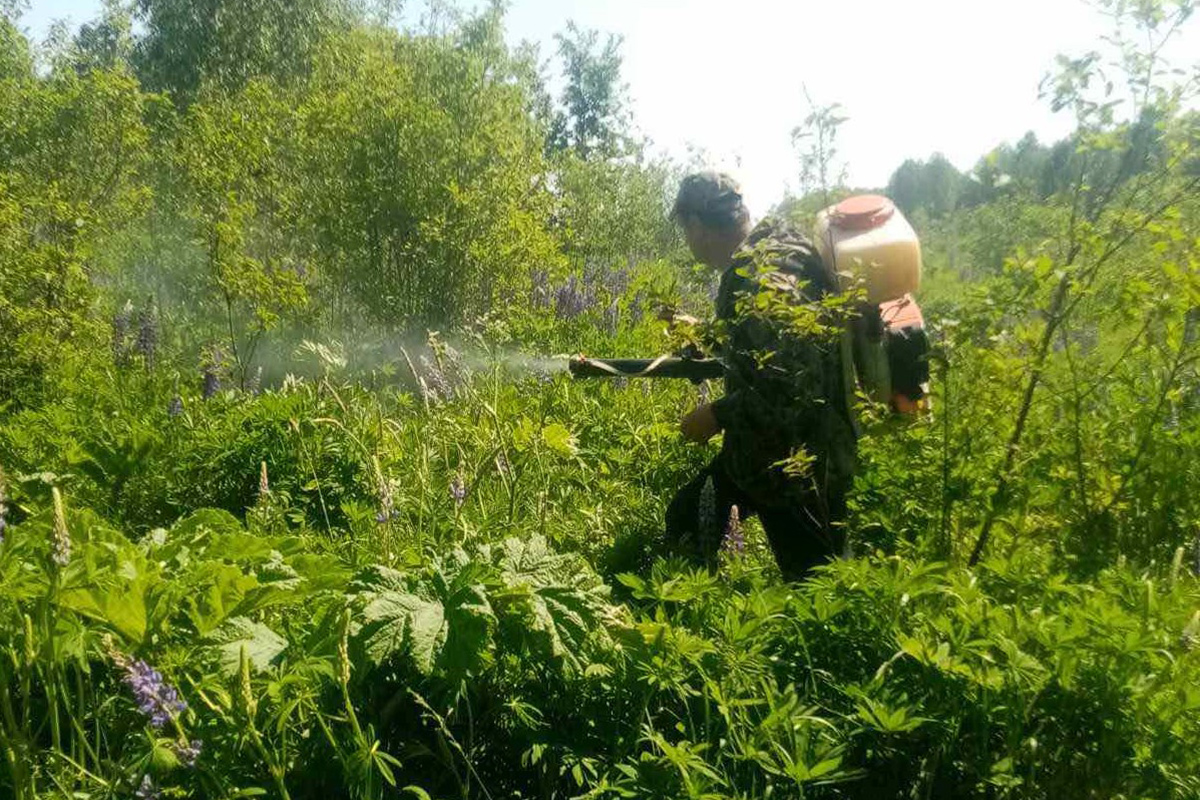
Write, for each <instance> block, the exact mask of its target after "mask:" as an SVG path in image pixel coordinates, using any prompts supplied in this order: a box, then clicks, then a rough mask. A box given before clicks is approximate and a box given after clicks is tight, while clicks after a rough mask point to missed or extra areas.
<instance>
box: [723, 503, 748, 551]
mask: <svg viewBox="0 0 1200 800" xmlns="http://www.w3.org/2000/svg"><path fill="white" fill-rule="evenodd" d="M721 552H722V553H724V554H725V555H727V556H731V557H733V558H739V557H741V556H744V555H745V554H746V535H745V533H744V532H743V531H742V520H741V517H740V516H739V515H738V507H737V506H733V507H731V508H730V509H729V524H727V525H726V526H725V538H723V539H722V540H721Z"/></svg>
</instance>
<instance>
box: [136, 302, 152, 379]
mask: <svg viewBox="0 0 1200 800" xmlns="http://www.w3.org/2000/svg"><path fill="white" fill-rule="evenodd" d="M133 349H134V351H135V352H137V354H138V355H140V356H141V357H142V358H143V359H145V362H146V369H153V368H154V356H155V352H156V351H157V349H158V314H157V313H155V311H154V306H153V305H151V306H148V307H147V308H145V309H143V310H142V311H140V312H139V313H138V333H137V339H136V340H135V341H134V343H133Z"/></svg>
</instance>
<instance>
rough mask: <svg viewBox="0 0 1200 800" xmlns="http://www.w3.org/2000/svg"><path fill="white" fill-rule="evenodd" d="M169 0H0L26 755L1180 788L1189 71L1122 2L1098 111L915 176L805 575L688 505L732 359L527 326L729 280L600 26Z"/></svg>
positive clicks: (541, 790) (724, 786)
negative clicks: (511, 36)
mask: <svg viewBox="0 0 1200 800" xmlns="http://www.w3.org/2000/svg"><path fill="white" fill-rule="evenodd" d="M193 5H194V4H191V3H186V2H177V1H176V0H150V1H149V2H144V3H140V4H138V5H137V6H136V8H134V9H133V11H134V12H136V13H137V14H138V15H140V16H139V20H140V22H141V23H142V28H139V29H137V32H136V33H135V28H134V27H133V26H132V25H131V24H130V19H129V17H128V12H129V11H130V9H128V8H125V7H124V6H122V5H121V4H119V3H114V4H112V5H111V6H109V7H108V9H107V11H106V13H105V16H104V17H103V18H102V19H101V20H98V21H96V22H95V23H93V24H90V25H89V26H85V27H84V28H82V29H80V30H79V31H78V32H77V34H76V36H75V37H74V39H68V40H63V41H60V42H59V43H58V45H57V46H56V47H51V48H50V49H49V51H48V52H42V51H38V50H37V49H36V48H34V47H32V46H31V45H30V43H29V42H28V41H27V40H26V39H25V37H24V36H22V35H21V33H20V32H19V31H18V30H17V28H16V27H15V26H14V25H13V24H12V22H11V20H10V17H11V11H10V10H9V9H8V6H5V5H4V4H0V9H4V10H5V14H4V15H3V16H0V120H3V122H0V156H2V157H3V158H2V159H0V341H2V342H3V344H4V348H5V349H4V352H3V353H2V354H0V751H2V756H0V758H2V759H3V761H2V762H0V763H2V764H3V766H0V795H2V796H5V797H8V796H11V797H15V798H18V800H32V799H33V798H35V797H36V798H41V797H61V798H68V797H70V798H97V799H103V798H128V797H135V796H136V797H139V798H151V797H177V798H209V797H212V798H236V797H252V796H271V797H279V798H287V797H295V798H327V797H347V798H384V797H411V798H437V799H438V800H448V799H449V798H463V799H464V800H466V799H467V798H470V799H472V800H473V799H475V798H486V799H488V800H491V799H492V798H494V799H495V800H499V799H500V798H535V797H536V798H546V799H547V800H549V799H550V798H582V797H594V798H601V797H609V798H663V799H664V800H666V799H667V798H672V799H673V798H680V797H689V798H724V797H734V798H747V800H749V798H768V797H770V798H801V797H803V798H822V797H829V798H858V797H861V798H907V799H913V800H915V799H916V798H952V797H954V798H956V797H979V798H1001V797H1003V798H1047V800H1049V798H1080V800H1082V799H1083V798H1154V799H1155V800H1157V799H1158V798H1179V799H1180V800H1190V799H1191V798H1196V797H1200V778H1198V777H1197V776H1200V582H1198V580H1197V577H1196V576H1197V574H1200V538H1198V537H1200V457H1198V456H1200V371H1198V364H1200V310H1198V309H1200V205H1198V203H1200V200H1198V198H1200V191H1198V190H1200V167H1198V166H1197V165H1198V163H1200V162H1198V160H1197V151H1196V147H1197V142H1198V141H1200V138H1198V135H1197V129H1198V128H1197V126H1198V124H1200V120H1198V119H1197V117H1196V115H1195V114H1194V113H1189V112H1188V111H1187V109H1188V108H1189V106H1188V98H1189V97H1192V96H1194V95H1192V94H1190V93H1189V92H1190V91H1191V89H1194V83H1195V82H1194V81H1192V82H1187V81H1184V82H1183V83H1182V84H1181V85H1179V86H1174V87H1173V88H1172V87H1171V86H1164V84H1163V81H1164V80H1166V79H1167V76H1170V75H1171V74H1172V73H1167V72H1165V71H1164V70H1162V69H1161V65H1159V64H1158V63H1157V62H1156V61H1155V58H1153V57H1151V58H1149V60H1148V61H1147V60H1146V59H1147V54H1146V52H1145V51H1143V50H1140V49H1138V48H1139V47H1140V45H1137V46H1135V45H1132V44H1130V42H1131V41H1133V40H1132V39H1129V38H1121V37H1120V36H1118V37H1116V38H1115V39H1113V40H1112V41H1111V42H1110V44H1111V45H1112V46H1113V47H1114V48H1115V54H1110V57H1109V58H1110V62H1109V63H1106V64H1105V65H1104V66H1105V68H1106V69H1107V70H1108V72H1107V73H1106V74H1107V75H1109V76H1110V77H1111V76H1112V75H1119V76H1123V77H1124V79H1125V80H1126V82H1127V83H1128V84H1129V88H1130V89H1131V90H1132V93H1133V95H1134V100H1133V101H1132V103H1131V105H1130V106H1129V108H1128V109H1127V113H1124V114H1123V115H1121V114H1116V113H1115V112H1114V108H1115V107H1116V106H1114V105H1113V101H1114V98H1115V97H1116V96H1117V95H1119V94H1120V93H1121V90H1120V89H1117V90H1114V88H1113V84H1112V83H1111V82H1107V84H1106V81H1101V80H1100V79H1099V76H1100V67H1101V65H1100V62H1099V60H1098V59H1099V57H1098V56H1097V57H1085V58H1083V59H1079V60H1071V59H1066V60H1064V62H1063V64H1062V65H1061V67H1062V69H1061V70H1060V72H1059V73H1057V74H1056V76H1055V80H1054V81H1052V82H1051V83H1050V87H1049V89H1048V93H1049V94H1050V96H1051V99H1052V101H1053V102H1054V103H1055V104H1056V105H1057V106H1059V107H1062V108H1067V109H1070V110H1072V111H1073V112H1074V113H1075V116H1076V121H1077V123H1078V129H1077V131H1076V133H1075V134H1073V135H1072V136H1071V137H1069V138H1068V139H1065V140H1064V141H1063V142H1060V143H1057V144H1055V145H1053V146H1052V147H1049V148H1042V147H1041V146H1040V145H1037V144H1036V142H1033V143H1030V142H1029V141H1028V140H1025V141H1023V142H1022V144H1021V145H1020V146H1019V147H1018V148H1016V149H1015V150H1014V149H1011V148H1008V149H1005V148H1001V149H1000V150H998V151H997V152H996V153H993V154H991V155H990V156H989V157H987V158H985V159H984V160H983V161H982V162H981V165H980V167H979V169H977V170H976V171H975V173H973V174H972V175H971V176H963V175H959V174H958V173H956V172H953V170H952V168H951V171H947V169H946V167H947V166H948V165H946V164H945V163H944V160H942V161H938V160H937V159H933V160H931V162H929V164H926V165H924V166H922V165H921V164H917V163H915V162H914V163H912V164H908V165H905V167H903V168H902V169H901V170H899V171H898V172H897V175H896V177H894V178H893V189H894V190H895V193H896V194H897V197H898V199H899V200H901V201H902V203H904V204H906V210H908V211H909V212H910V213H911V215H912V217H913V218H914V219H915V220H916V221H917V223H918V226H919V227H920V229H921V233H922V239H923V245H924V248H925V254H926V265H927V280H926V284H925V286H924V287H923V289H922V295H921V300H922V305H923V308H924V311H925V315H926V318H927V320H928V322H929V328H930V332H931V334H932V338H933V341H934V345H935V347H934V352H933V354H932V356H931V362H932V364H931V366H932V373H933V382H932V386H931V389H932V396H933V409H934V411H933V414H932V415H930V416H928V417H923V418H920V419H916V420H900V419H895V418H891V417H889V416H887V415H886V414H884V413H882V412H881V410H880V409H878V408H874V407H872V406H870V404H868V403H866V402H865V401H864V403H863V404H862V407H861V408H860V409H859V411H860V419H861V423H862V434H863V436H862V442H861V447H860V471H859V475H858V478H857V482H856V486H855V491H854V495H853V498H852V500H851V518H850V520H849V533H850V539H851V543H852V545H853V549H854V557H852V558H849V559H845V560H840V561H838V562H836V563H833V564H831V565H829V566H828V567H825V568H822V570H821V571H820V572H819V573H818V574H817V575H816V576H815V577H814V578H813V579H811V580H809V581H807V582H805V583H803V584H793V585H789V584H785V583H783V582H782V581H780V579H779V576H778V573H777V571H776V569H775V567H774V565H773V563H772V560H771V557H770V553H769V551H768V550H767V548H766V545H765V542H764V540H763V537H762V535H761V531H760V530H759V528H758V527H757V525H756V523H755V522H754V521H753V520H751V521H748V522H745V523H744V526H745V527H744V530H736V529H731V530H729V531H728V536H727V540H726V545H725V546H724V547H723V549H722V553H721V557H720V563H719V566H718V567H717V568H716V569H714V570H700V569H697V568H695V567H694V566H691V565H689V564H687V563H686V562H685V561H683V560H682V559H680V558H679V554H678V553H674V552H672V550H671V547H670V546H669V543H667V542H665V541H663V535H662V513H663V509H664V507H665V505H666V503H667V502H668V500H669V498H670V496H671V494H672V493H673V491H674V490H675V489H676V488H677V487H678V486H679V485H680V484H681V483H683V482H684V481H685V480H686V479H687V478H688V477H690V475H691V473H692V472H693V471H694V470H695V469H697V468H698V467H699V466H700V465H701V464H703V463H704V462H705V461H706V460H707V459H708V458H711V456H712V455H713V453H714V452H715V450H716V446H715V445H713V446H710V447H707V448H697V447H689V446H685V445H684V444H683V442H682V441H681V440H680V438H679V434H678V428H677V426H678V420H679V418H680V416H681V415H682V414H684V413H686V412H687V411H689V410H690V409H691V408H693V407H694V406H695V405H696V403H697V402H699V401H700V400H701V399H702V397H703V396H705V395H708V394H710V393H715V392H716V391H719V390H718V388H717V387H715V386H711V387H710V386H700V387H697V386H692V385H690V384H686V383H682V382H680V383H674V384H672V383H668V382H642V383H638V382H636V381H634V382H615V381H614V382H594V383H585V382H580V381H573V380H571V379H570V378H569V377H568V376H567V375H566V374H565V371H564V369H563V368H564V367H565V360H564V359H563V358H559V357H549V356H551V354H560V355H561V354H567V353H575V352H580V351H582V352H586V353H589V354H598V355H622V356H628V355H657V354H660V353H665V352H669V351H670V350H671V349H672V348H673V347H676V346H678V345H679V344H680V341H679V340H678V338H676V339H674V340H673V339H672V338H671V337H670V336H668V335H667V334H666V333H665V332H664V330H663V328H664V326H662V325H661V324H660V323H658V322H656V321H655V312H656V310H657V308H656V307H657V306H658V305H660V304H666V305H670V306H673V307H676V308H682V309H684V310H687V311H691V312H693V313H696V314H704V313H706V311H707V306H708V305H709V303H710V302H711V298H710V297H709V296H708V290H711V276H705V275H703V274H700V273H698V272H696V271H695V270H693V269H691V267H690V264H688V263H687V261H686V258H685V257H684V256H683V255H682V253H681V252H680V249H679V242H678V239H677V237H676V235H675V234H674V232H673V231H672V230H671V228H670V227H669V225H668V224H667V222H666V210H667V200H668V198H669V194H670V191H671V189H672V188H673V186H672V182H671V177H672V175H673V174H674V173H675V171H676V170H675V168H674V167H673V166H672V165H669V164H663V163H654V162H652V161H650V160H649V159H647V158H646V156H645V153H644V152H643V149H642V147H641V145H639V144H638V143H637V142H636V141H635V137H633V136H632V135H631V134H630V133H629V131H628V129H627V128H625V127H622V124H621V123H622V119H623V117H622V113H623V112H622V109H621V107H620V102H619V91H617V86H618V81H619V66H620V61H619V57H618V56H617V50H616V44H615V42H612V41H610V42H609V43H608V45H607V46H606V47H601V46H600V43H599V42H598V40H597V38H596V36H595V35H594V34H589V33H587V32H582V31H579V30H577V29H574V28H572V29H571V30H570V31H569V32H568V34H567V35H565V36H563V37H560V39H559V40H558V43H559V46H560V52H559V56H560V58H561V60H562V61H563V62H564V77H565V80H566V83H567V90H566V92H565V93H564V97H563V100H562V102H561V103H560V104H559V105H557V106H556V105H555V104H554V102H553V101H552V99H551V98H550V97H549V96H548V95H547V94H546V90H545V87H544V81H543V78H542V76H541V75H540V72H539V68H538V60H537V57H536V55H535V54H532V53H529V52H525V51H513V50H510V49H509V48H507V47H506V46H505V45H504V43H503V36H502V25H501V21H502V15H501V14H500V12H499V10H498V9H492V10H491V11H490V12H488V13H485V14H483V15H481V16H479V17H475V18H471V17H454V16H451V17H448V18H442V17H437V16H436V15H435V17H434V19H433V21H431V22H429V24H428V26H427V28H426V29H423V30H421V31H417V32H413V31H408V32H404V33H401V32H398V31H397V30H395V29H394V27H392V26H389V25H388V24H387V19H386V18H385V19H383V20H382V21H381V20H379V19H374V18H371V19H368V18H367V17H364V16H362V15H361V13H360V12H361V11H362V9H358V8H357V6H349V5H344V4H341V3H336V2H325V0H305V2H300V3H290V2H288V3H282V2H264V3H256V4H239V3H214V4H212V5H211V7H210V6H204V8H205V9H208V10H210V11H211V10H213V9H217V10H218V11H220V12H221V13H222V15H223V16H222V18H223V19H225V20H232V21H233V23H231V24H228V25H224V26H216V25H213V26H208V27H205V26H204V25H203V24H201V25H200V27H199V28H197V27H195V26H196V23H197V20H198V19H200V18H199V17H197V16H195V15H194V14H193V13H192V11H193ZM1110 6H1111V9H1110V10H1112V11H1114V12H1116V16H1117V17H1118V18H1120V19H1123V20H1124V21H1125V23H1126V24H1127V26H1129V27H1127V29H1126V30H1127V32H1128V30H1133V31H1136V32H1137V33H1138V34H1139V35H1142V34H1144V35H1146V36H1148V37H1149V39H1148V41H1150V42H1151V44H1152V45H1153V44H1154V43H1155V42H1159V41H1160V40H1164V39H1169V38H1170V36H1171V35H1172V33H1173V32H1174V30H1175V28H1176V27H1177V26H1178V25H1179V24H1182V23H1183V22H1184V21H1186V20H1187V18H1188V16H1189V15H1190V12H1191V7H1192V6H1191V3H1143V4H1137V6H1136V8H1135V7H1131V6H1128V5H1127V4H1117V3H1114V4H1110ZM356 9H357V10H356ZM205 13H207V12H205ZM213 13H214V14H215V13H216V12H215V11H214V12H213ZM123 15H124V16H123ZM447 20H448V21H447ZM201 22H203V20H201ZM202 34H203V35H202ZM301 34H303V35H301ZM1139 41H1140V40H1139ZM182 45H187V46H182ZM1151 49H1152V51H1153V52H1154V53H1157V52H1158V51H1157V49H1155V48H1154V47H1152V48H1151ZM1189 87H1190V88H1189ZM1114 92H1116V94H1114ZM832 118H833V117H831V116H830V115H825V116H822V115H821V114H814V115H813V116H812V117H810V120H816V121H817V122H820V121H821V120H822V119H824V120H825V121H826V122H828V120H830V119H832ZM835 132H836V131H833V133H835ZM830 133H831V131H829V130H825V131H824V132H823V134H822V136H824V135H829V134H830ZM801 138H803V137H801ZM821 140H822V141H826V140H825V139H821ZM810 160H811V159H810ZM805 163H809V162H805ZM806 168H807V167H806ZM922 170H924V172H923V171H922ZM1002 178H1011V179H1010V180H1002ZM927 179H928V180H927ZM923 182H925V183H930V182H932V183H931V185H930V186H926V185H925V183H923ZM833 191H834V194H835V195H836V194H837V193H845V192H848V191H849V189H847V188H846V187H838V188H836V189H834V190H833ZM828 199H829V197H828V196H826V193H825V192H823V191H821V192H816V193H814V194H812V195H810V196H807V197H803V198H799V199H796V200H794V201H792V202H789V203H787V204H785V205H783V206H781V208H780V209H779V211H780V212H781V213H786V214H791V215H792V216H793V217H794V218H795V220H796V221H797V223H798V224H802V225H806V224H808V221H809V220H810V217H811V212H812V211H813V210H815V209H816V208H817V207H818V206H819V205H821V204H823V203H824V202H825V201H827V200H828ZM430 327H435V328H436V329H437V330H438V331H440V333H431V332H430V331H429V330H428V329H429V328H430ZM685 333H686V332H685ZM451 345H453V346H451ZM721 522H723V521H721Z"/></svg>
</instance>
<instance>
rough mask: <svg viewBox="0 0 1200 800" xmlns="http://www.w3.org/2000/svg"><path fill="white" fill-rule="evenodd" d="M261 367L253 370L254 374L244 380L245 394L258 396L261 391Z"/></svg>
mask: <svg viewBox="0 0 1200 800" xmlns="http://www.w3.org/2000/svg"><path fill="white" fill-rule="evenodd" d="M262 375H263V369H262V367H258V368H257V369H255V370H254V374H253V375H251V376H250V377H249V378H247V379H246V392H247V394H258V393H259V392H260V391H261V390H262Z"/></svg>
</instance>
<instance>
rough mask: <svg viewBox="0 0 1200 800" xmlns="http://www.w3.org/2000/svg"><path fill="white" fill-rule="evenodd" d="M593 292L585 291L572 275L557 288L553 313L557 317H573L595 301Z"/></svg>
mask: <svg viewBox="0 0 1200 800" xmlns="http://www.w3.org/2000/svg"><path fill="white" fill-rule="evenodd" d="M595 299H596V298H595V293H594V292H593V291H591V290H587V291H585V290H584V289H583V288H582V287H581V286H580V285H579V279H578V278H576V277H575V276H574V275H572V276H571V277H570V278H568V279H567V282H566V283H564V284H563V285H562V286H561V287H559V289H558V293H557V294H556V295H555V300H554V315H555V316H556V317H558V318H559V319H575V318H576V317H578V316H579V315H580V314H582V313H583V312H584V311H587V310H588V308H589V307H590V306H591V305H592V303H594V302H595Z"/></svg>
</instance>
